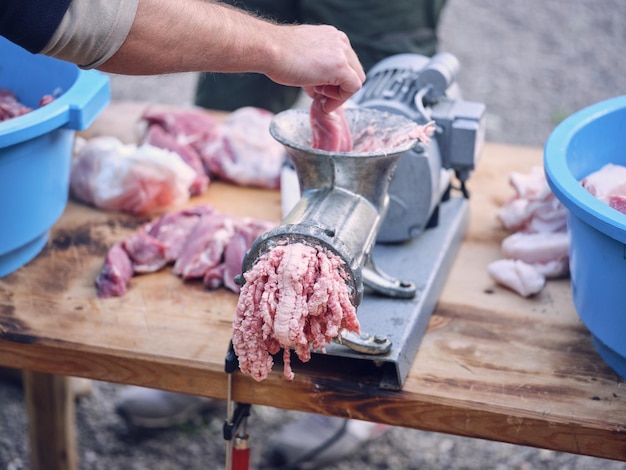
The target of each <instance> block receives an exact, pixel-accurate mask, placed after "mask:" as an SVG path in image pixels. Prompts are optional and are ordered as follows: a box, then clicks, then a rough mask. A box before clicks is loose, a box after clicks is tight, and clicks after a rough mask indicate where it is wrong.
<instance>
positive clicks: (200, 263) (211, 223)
mask: <svg viewBox="0 0 626 470" xmlns="http://www.w3.org/2000/svg"><path fill="white" fill-rule="evenodd" d="M234 233H235V222H234V220H233V218H232V217H230V216H227V215H225V214H221V213H218V212H216V213H213V214H209V215H204V216H201V217H200V220H198V222H197V223H196V224H195V226H194V227H193V229H192V230H191V232H190V233H189V235H188V237H187V239H186V241H185V245H184V247H183V249H182V251H181V253H180V255H179V256H178V258H177V259H176V263H175V264H174V274H176V275H178V276H180V277H182V278H183V279H185V280H187V279H198V278H199V279H202V278H204V276H205V274H206V272H207V271H208V270H209V269H213V268H215V267H216V266H219V265H220V264H221V263H222V256H223V253H224V249H225V248H226V246H227V245H228V244H229V243H230V240H231V239H232V237H233V235H234Z"/></svg>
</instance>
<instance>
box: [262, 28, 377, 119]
mask: <svg viewBox="0 0 626 470" xmlns="http://www.w3.org/2000/svg"><path fill="white" fill-rule="evenodd" d="M275 37H276V42H275V45H276V49H277V50H276V60H275V61H274V62H270V63H269V64H268V70H267V71H266V72H265V74H266V75H267V76H268V77H269V78H270V79H272V80H273V81H275V82H277V83H281V84H283V85H290V86H300V87H302V88H303V89H304V91H305V92H306V93H307V94H308V95H309V96H311V97H318V95H322V98H321V100H320V101H321V103H322V106H323V109H324V111H326V112H327V113H330V112H332V111H334V110H335V109H337V108H338V107H339V106H341V105H342V104H343V103H344V102H345V101H346V100H347V99H348V98H350V97H351V96H352V95H353V94H354V93H355V92H357V91H358V90H359V89H360V88H361V86H362V85H363V82H364V81H365V72H364V71H363V67H362V66H361V63H360V61H359V59H358V57H357V55H356V53H355V52H354V50H353V49H352V46H351V45H350V41H349V39H348V37H347V36H346V35H345V33H343V32H341V31H339V30H338V29H336V28H335V27H333V26H327V25H297V26H292V25H289V26H277V27H276V33H275Z"/></svg>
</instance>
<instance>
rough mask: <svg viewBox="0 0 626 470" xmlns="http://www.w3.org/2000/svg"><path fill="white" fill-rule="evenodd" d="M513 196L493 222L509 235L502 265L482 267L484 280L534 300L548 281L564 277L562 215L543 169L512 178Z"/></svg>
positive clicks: (514, 174)
mask: <svg viewBox="0 0 626 470" xmlns="http://www.w3.org/2000/svg"><path fill="white" fill-rule="evenodd" d="M509 184H510V185H511V187H512V188H513V189H514V191H515V194H514V196H513V197H511V198H510V199H508V200H507V201H506V202H505V203H504V204H503V205H502V207H500V209H499V210H498V211H497V213H496V217H497V219H498V220H499V221H500V223H501V224H502V227H503V228H505V229H506V230H508V231H510V232H513V233H512V234H511V235H509V236H507V237H506V238H504V239H503V240H502V244H501V252H502V255H503V257H504V258H503V259H500V260H496V261H493V262H492V263H490V264H489V265H488V266H487V272H488V274H489V276H490V277H491V278H492V279H493V280H494V281H496V282H497V283H498V284H500V285H502V286H505V287H507V288H509V289H511V290H513V291H514V292H516V293H518V294H519V295H521V296H523V297H528V296H531V295H535V294H538V293H539V292H541V290H542V289H543V287H544V286H545V284H546V280H547V279H552V278H559V277H564V276H567V275H568V274H569V233H568V230H567V210H566V209H565V207H564V206H563V205H562V204H561V203H560V202H559V200H558V199H557V198H556V197H555V196H554V194H553V193H552V191H551V190H550V187H549V186H548V182H547V180H546V178H545V173H544V170H543V167H540V166H535V167H533V168H531V170H530V171H529V172H528V173H521V172H512V173H511V174H510V175H509Z"/></svg>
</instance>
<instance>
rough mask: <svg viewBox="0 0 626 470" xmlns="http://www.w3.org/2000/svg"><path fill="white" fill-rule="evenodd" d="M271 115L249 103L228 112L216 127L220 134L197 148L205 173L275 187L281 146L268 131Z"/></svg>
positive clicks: (281, 157) (277, 182) (280, 164)
mask: <svg viewBox="0 0 626 470" xmlns="http://www.w3.org/2000/svg"><path fill="white" fill-rule="evenodd" d="M273 117H274V114H273V113H271V112H269V111H266V110H264V109H261V108H255V107H251V106H247V107H243V108H239V109H238V110H236V111H234V112H233V113H231V114H230V115H229V116H228V118H226V119H225V120H224V122H223V123H222V124H221V126H220V127H219V133H220V137H219V138H218V139H214V140H212V141H209V142H206V143H205V144H204V145H203V146H202V147H201V148H200V149H199V152H200V155H201V156H202V161H203V162H204V166H205V169H206V171H207V173H208V174H209V175H211V177H215V178H217V179H221V180H224V181H228V182H230V183H233V184H238V185H242V186H254V187H260V188H270V189H277V188H278V187H279V183H280V169H281V167H282V164H283V161H284V160H285V150H284V148H283V146H282V144H280V143H279V142H278V141H276V140H275V139H274V138H273V137H272V135H271V134H270V132H269V126H270V122H271V120H272V118H273Z"/></svg>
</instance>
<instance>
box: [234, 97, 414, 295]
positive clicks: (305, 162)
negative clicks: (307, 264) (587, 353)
mask: <svg viewBox="0 0 626 470" xmlns="http://www.w3.org/2000/svg"><path fill="white" fill-rule="evenodd" d="M345 115H346V119H347V122H348V126H349V129H350V132H351V134H352V138H353V142H354V149H355V151H351V152H327V151H324V150H318V149H313V148H312V147H311V140H312V138H311V124H310V116H309V112H308V110H307V109H292V110H288V111H284V112H282V113H279V114H277V115H276V116H275V117H274V119H273V121H272V123H271V125H270V132H271V134H272V136H273V137H274V138H275V139H276V140H278V141H279V142H281V143H282V144H283V145H284V146H285V149H286V151H287V153H288V155H289V157H290V159H291V161H292V162H293V165H294V167H295V170H296V173H297V175H298V181H299V184H300V192H301V198H300V200H299V201H298V203H297V204H296V205H295V206H294V207H293V209H292V210H291V211H290V212H289V214H287V215H286V216H285V218H284V219H283V221H282V223H281V225H280V226H278V227H276V228H275V229H273V230H271V231H269V232H268V233H266V234H264V235H263V236H261V237H260V238H259V239H257V240H256V241H255V242H254V244H253V245H252V247H251V249H250V250H249V252H248V254H247V255H246V258H245V259H244V263H243V272H246V271H248V270H249V269H250V268H251V267H252V266H253V265H254V264H255V263H256V261H257V259H258V258H259V257H260V256H261V255H262V254H263V253H265V252H267V251H268V250H270V249H271V248H272V247H273V246H276V245H279V244H288V243H305V244H308V245H310V246H314V247H322V248H325V249H328V250H330V251H331V252H333V253H335V254H336V255H338V256H340V257H341V259H342V260H343V262H344V264H345V269H346V274H347V276H346V279H347V283H348V287H349V288H350V291H351V301H352V303H353V304H354V305H355V306H358V305H359V304H360V302H361V300H362V298H363V285H364V284H365V285H366V286H367V287H369V288H371V289H372V290H374V291H375V292H377V293H379V294H382V295H386V296H391V297H402V298H410V297H413V296H414V295H415V290H416V289H415V286H414V285H413V284H412V283H410V282H403V281H397V280H395V279H392V278H390V277H389V276H387V275H385V274H384V273H382V272H380V271H378V270H377V269H376V267H375V265H374V263H373V260H372V259H371V250H372V246H373V245H374V243H375V240H376V235H377V233H378V230H379V228H380V224H381V222H382V220H383V219H384V216H385V213H386V210H387V207H388V204H389V196H388V193H387V191H388V187H389V182H390V180H391V178H392V176H393V172H394V170H395V167H396V164H397V161H398V159H399V158H400V157H401V156H402V154H403V153H404V152H405V151H407V150H409V149H410V148H412V147H413V146H414V145H415V144H416V142H417V138H416V137H409V135H411V131H412V130H414V129H415V128H416V127H417V124H415V123H414V122H413V121H411V120H409V119H407V118H405V117H403V116H400V115H396V114H391V113H388V112H384V111H379V110H375V109H367V108H364V109H360V108H348V109H346V110H345ZM359 149H367V150H366V151H360V150H359Z"/></svg>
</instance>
